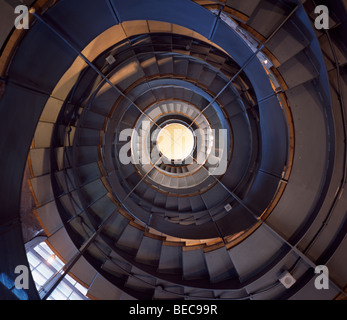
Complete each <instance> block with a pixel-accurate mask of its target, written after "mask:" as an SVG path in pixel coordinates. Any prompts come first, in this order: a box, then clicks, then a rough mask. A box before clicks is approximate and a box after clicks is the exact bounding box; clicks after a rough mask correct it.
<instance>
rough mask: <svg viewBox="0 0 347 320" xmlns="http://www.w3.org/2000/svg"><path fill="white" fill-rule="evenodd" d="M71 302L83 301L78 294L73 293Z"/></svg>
mask: <svg viewBox="0 0 347 320" xmlns="http://www.w3.org/2000/svg"><path fill="white" fill-rule="evenodd" d="M69 300H83V298H82V297H80V296H79V295H78V294H77V293H76V292H73V293H72V294H71V296H70V298H69Z"/></svg>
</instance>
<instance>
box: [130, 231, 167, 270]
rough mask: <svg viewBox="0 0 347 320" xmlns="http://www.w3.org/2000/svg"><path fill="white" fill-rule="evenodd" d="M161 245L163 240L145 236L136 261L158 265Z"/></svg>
mask: <svg viewBox="0 0 347 320" xmlns="http://www.w3.org/2000/svg"><path fill="white" fill-rule="evenodd" d="M161 246H162V241H161V240H158V239H152V238H149V237H146V236H145V237H143V239H142V242H141V245H140V247H139V250H138V252H137V254H136V261H138V262H141V263H144V264H148V265H152V266H158V263H159V259H160V252H161Z"/></svg>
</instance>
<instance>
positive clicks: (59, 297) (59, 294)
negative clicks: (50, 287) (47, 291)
mask: <svg viewBox="0 0 347 320" xmlns="http://www.w3.org/2000/svg"><path fill="white" fill-rule="evenodd" d="M51 297H53V298H54V300H66V299H67V297H66V296H65V295H64V294H62V292H61V291H60V290H59V289H58V288H57V289H55V290H54V291H53V293H52V294H51Z"/></svg>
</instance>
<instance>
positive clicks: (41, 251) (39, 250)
mask: <svg viewBox="0 0 347 320" xmlns="http://www.w3.org/2000/svg"><path fill="white" fill-rule="evenodd" d="M34 250H35V251H36V252H37V253H38V254H39V255H40V256H41V257H43V259H45V260H47V259H48V258H49V257H50V256H51V254H49V253H48V252H47V251H46V250H43V249H42V248H41V247H40V246H36V247H35V248H34Z"/></svg>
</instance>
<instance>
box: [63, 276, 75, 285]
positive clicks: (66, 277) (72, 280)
mask: <svg viewBox="0 0 347 320" xmlns="http://www.w3.org/2000/svg"><path fill="white" fill-rule="evenodd" d="M65 279H66V280H67V281H69V282H70V283H71V284H72V285H73V286H74V285H75V284H76V281H75V280H74V279H73V278H71V277H70V276H69V275H68V274H67V275H66V276H65Z"/></svg>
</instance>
